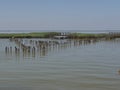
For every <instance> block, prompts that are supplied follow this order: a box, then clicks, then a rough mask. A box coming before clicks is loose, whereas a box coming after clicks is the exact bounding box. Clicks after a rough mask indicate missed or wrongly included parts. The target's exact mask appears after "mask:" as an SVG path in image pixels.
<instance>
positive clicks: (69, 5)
mask: <svg viewBox="0 0 120 90" xmlns="http://www.w3.org/2000/svg"><path fill="white" fill-rule="evenodd" d="M0 30H120V0H0Z"/></svg>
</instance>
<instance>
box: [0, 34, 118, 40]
mask: <svg viewBox="0 0 120 90" xmlns="http://www.w3.org/2000/svg"><path fill="white" fill-rule="evenodd" d="M59 35H61V33H60V32H32V33H0V38H53V37H54V36H59ZM67 37H68V39H85V38H120V34H105V33H99V34H92V33H70V34H67Z"/></svg>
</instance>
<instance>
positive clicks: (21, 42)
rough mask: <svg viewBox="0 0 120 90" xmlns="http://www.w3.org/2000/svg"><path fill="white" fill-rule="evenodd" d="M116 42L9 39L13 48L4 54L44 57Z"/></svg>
mask: <svg viewBox="0 0 120 90" xmlns="http://www.w3.org/2000/svg"><path fill="white" fill-rule="evenodd" d="M101 41H105V42H117V43H119V42H120V40H119V39H65V40H55V39H9V43H14V44H15V45H13V46H9V45H8V46H6V47H5V54H6V56H8V55H11V56H12V55H13V54H15V56H16V57H20V56H22V57H23V58H25V57H33V58H35V57H38V56H40V57H45V56H47V55H48V54H49V53H51V52H55V51H61V50H65V49H67V48H74V47H81V46H86V45H91V44H96V43H97V42H101Z"/></svg>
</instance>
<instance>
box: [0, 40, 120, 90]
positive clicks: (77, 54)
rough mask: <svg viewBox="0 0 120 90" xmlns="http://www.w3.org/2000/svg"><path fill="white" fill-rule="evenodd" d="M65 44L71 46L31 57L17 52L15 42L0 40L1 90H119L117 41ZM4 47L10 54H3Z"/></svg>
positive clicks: (118, 46) (119, 60) (50, 49)
mask: <svg viewBox="0 0 120 90" xmlns="http://www.w3.org/2000/svg"><path fill="white" fill-rule="evenodd" d="M34 40H38V39H34ZM24 41H25V42H29V40H28V39H26V40H24ZM66 41H67V42H70V44H64V45H60V46H56V47H52V48H48V49H47V50H44V51H36V52H35V53H34V54H33V53H23V52H22V51H20V53H16V52H15V51H14V47H15V46H16V47H18V45H17V44H16V43H15V42H14V41H13V42H11V41H10V40H9V39H0V90H119V89H120V75H119V73H118V70H120V39H116V40H111V41H99V42H95V43H90V44H79V43H75V42H77V41H69V40H66ZM66 41H62V40H61V41H59V42H61V43H62V42H66ZM6 46H10V47H12V52H11V51H9V53H8V52H5V47H6Z"/></svg>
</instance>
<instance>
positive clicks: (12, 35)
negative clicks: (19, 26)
mask: <svg viewBox="0 0 120 90" xmlns="http://www.w3.org/2000/svg"><path fill="white" fill-rule="evenodd" d="M59 34H60V33H58V32H33V33H3V34H0V38H50V37H53V36H55V35H59Z"/></svg>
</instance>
